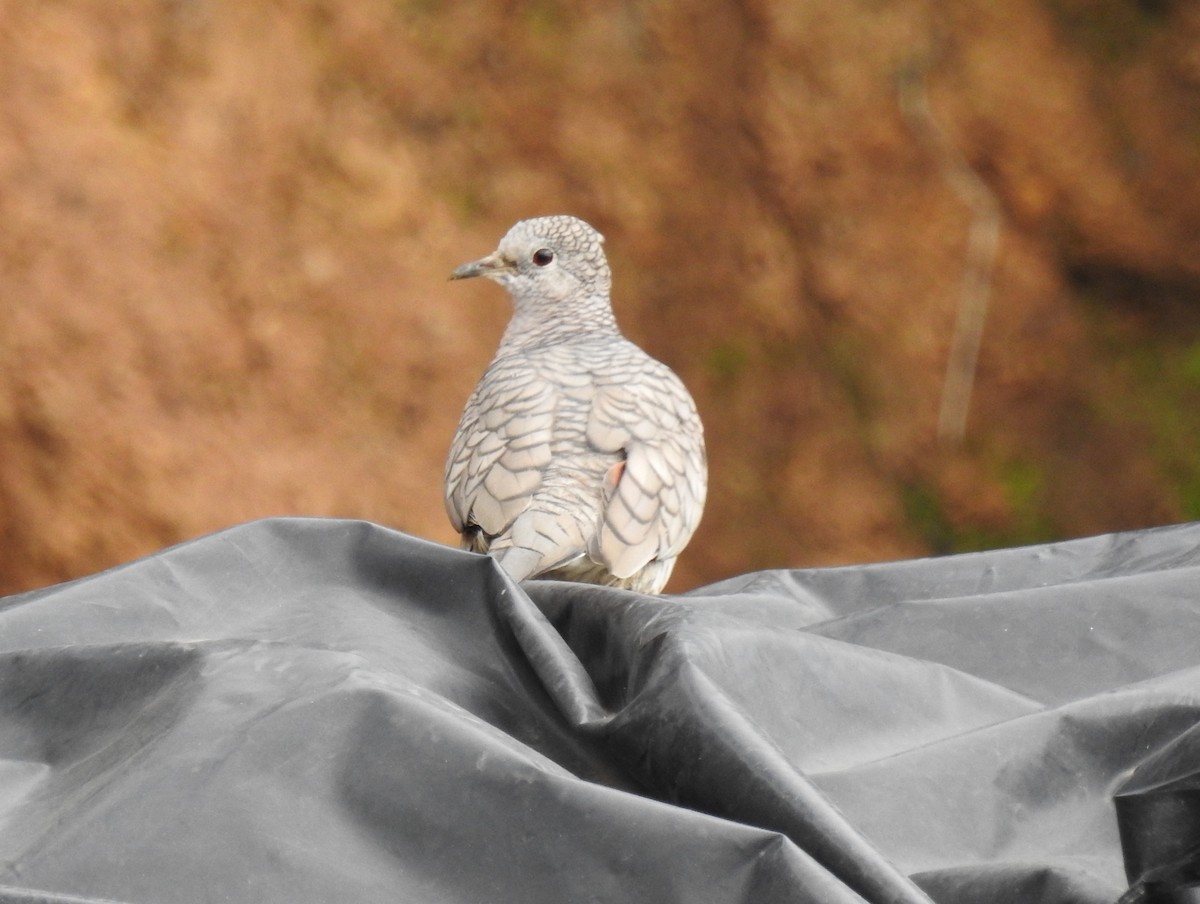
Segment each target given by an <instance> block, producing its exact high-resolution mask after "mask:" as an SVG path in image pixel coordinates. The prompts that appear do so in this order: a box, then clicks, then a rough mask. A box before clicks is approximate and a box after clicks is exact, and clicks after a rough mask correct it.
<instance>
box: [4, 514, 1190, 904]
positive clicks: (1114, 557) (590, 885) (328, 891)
mask: <svg viewBox="0 0 1200 904" xmlns="http://www.w3.org/2000/svg"><path fill="white" fill-rule="evenodd" d="M1198 724H1200V524H1189V525H1180V526H1177V527H1169V528H1159V529H1155V530H1148V531H1138V532H1131V533H1125V534H1116V535H1111V536H1104V537H1097V538H1092V539H1086V540H1076V541H1071V542H1064V543H1056V544H1050V545H1046V546H1039V547H1030V548H1022V549H1010V550H1001V551H996V552H984V553H976V554H970V555H961V556H953V557H946V558H937V559H924V560H918V561H908V562H897V563H889V564H881V565H870V566H856V567H845V568H833V569H812V570H798V571H775V572H763V573H758V574H751V575H746V576H744V577H740V578H737V579H733V580H729V581H725V582H722V583H720V584H717V585H714V586H711V587H706V588H701V589H699V590H696V591H694V592H692V593H690V594H686V595H682V596H668V597H661V598H655V597H646V596H639V595H637V594H632V593H627V592H622V591H616V590H609V589H605V588H598V587H590V586H585V585H570V584H561V583H553V582H532V583H529V584H526V585H525V586H524V589H522V588H521V587H518V586H516V585H514V584H513V583H512V582H511V581H509V580H508V578H507V577H506V576H505V575H504V574H503V573H502V572H500V571H499V570H498V569H497V568H496V567H495V565H494V564H493V563H492V562H491V560H490V559H488V558H486V557H482V556H475V555H471V554H468V553H464V552H459V551H457V550H452V549H448V548H446V547H442V546H439V545H436V544H433V543H429V542H425V541H421V540H416V539H413V538H411V537H408V536H405V535H403V534H400V533H396V532H394V531H390V530H387V529H384V528H381V527H378V526H375V525H371V524H367V523H363V522H351V521H331V520H318V519H274V520H267V521H260V522H255V523H252V524H248V525H244V526H241V527H237V528H233V529H230V530H227V531H223V532H221V533H218V534H215V535H212V536H209V537H205V538H203V539H200V540H196V541H193V542H190V543H186V544H183V545H181V546H177V547H174V548H172V549H168V550H165V551H163V552H161V553H159V554H157V555H153V556H150V557H148V558H145V559H142V560H140V561H137V562H134V563H131V564H129V565H126V566H123V567H120V568H116V569H113V570H111V571H107V572H104V573H102V574H99V575H95V576H93V577H89V578H85V579H82V580H79V581H75V582H72V583H69V584H64V585H61V586H56V587H50V588H47V589H44V590H38V591H34V592H31V593H26V594H22V595H18V596H12V597H8V598H7V599H4V600H0V902H43V901H44V902H68V901H87V902H100V901H109V902H128V904H134V902H137V904H170V902H189V904H190V902H288V904H305V902H330V901H353V902H376V901H377V902H388V904H395V902H455V904H458V902H488V904H500V902H513V904H517V902H520V904H541V902H547V904H548V902H555V904H558V902H588V901H595V902H608V901H612V902H654V904H664V902H675V901H678V902H731V904H732V902H747V904H749V902H757V904H770V902H833V904H839V902H861V901H869V902H872V904H884V902H923V901H928V900H933V901H936V902H939V904H975V902H978V904H984V902H987V904H1005V902H1012V904H1017V902H1020V904H1038V902H1045V904H1050V902H1066V904H1071V902H1079V904H1085V902H1086V904H1093V902H1094V904H1101V902H1104V904H1111V902H1113V901H1115V900H1116V899H1117V898H1118V897H1120V896H1121V895H1122V894H1124V893H1126V889H1127V888H1128V887H1129V886H1130V885H1131V884H1132V885H1133V886H1134V888H1133V890H1132V891H1130V892H1128V896H1127V900H1130V901H1133V900H1138V901H1184V900H1188V901H1192V900H1200V897H1188V895H1189V894H1193V893H1195V890H1194V889H1193V890H1192V891H1188V886H1189V885H1190V884H1191V883H1193V882H1196V881H1200V866H1198V864H1200V802H1198V801H1200V728H1197V725H1198Z"/></svg>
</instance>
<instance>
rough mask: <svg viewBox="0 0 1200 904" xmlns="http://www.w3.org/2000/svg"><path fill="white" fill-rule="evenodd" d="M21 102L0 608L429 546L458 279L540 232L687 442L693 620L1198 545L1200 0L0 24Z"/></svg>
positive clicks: (81, 8)
mask: <svg viewBox="0 0 1200 904" xmlns="http://www.w3.org/2000/svg"><path fill="white" fill-rule="evenodd" d="M0 86H2V87H3V90H2V91H0V591H5V592H11V591H16V590H20V589H23V588H29V587H34V586H38V585H43V584H47V583H51V582H55V581H60V580H64V579H68V578H71V577H75V576H79V575H83V574H87V573H90V572H93V571H96V570H98V569H101V568H104V567H107V566H109V565H112V564H115V563H118V562H121V561H125V560H128V559H130V558H133V557H136V556H139V555H142V554H145V553H149V552H153V551H155V550H157V549H159V548H161V547H163V546H165V545H168V544H171V543H175V542H177V541H180V540H183V539H186V538H190V537H194V536H197V535H200V534H203V533H207V532H209V531H212V530H216V529H218V528H221V527H224V526H227V525H230V524H233V523H236V522H240V521H244V520H248V519H251V518H255V517H259V516H264V515H276V514H305V515H337V516H349V517H360V518H368V519H372V520H375V521H378V522H381V523H383V524H387V525H390V526H393V527H396V528H399V529H402V530H405V531H409V532H412V533H415V534H418V535H420V536H423V537H427V538H430V539H434V540H438V541H442V542H452V540H453V537H452V533H451V530H450V528H449V525H448V523H447V521H446V517H445V515H444V513H443V510H442V503H441V474H442V463H443V459H444V456H445V453H446V448H447V445H448V443H449V439H450V436H451V434H452V433H453V430H454V427H455V424H456V421H457V418H458V414H459V412H460V410H461V407H462V404H463V402H464V400H465V399H466V396H467V394H468V393H469V392H470V389H471V387H472V386H473V385H474V383H475V381H476V379H477V378H478V376H479V374H480V373H481V371H482V369H483V367H484V366H485V364H486V363H487V362H488V360H489V359H490V357H491V354H492V352H493V349H494V347H495V345H496V343H497V341H498V338H499V334H500V332H501V330H502V329H503V326H504V324H505V322H506V320H507V317H508V312H509V308H508V302H507V299H506V298H505V296H504V295H503V293H502V292H501V291H500V290H499V289H498V288H496V287H495V286H491V285H486V284H484V285H473V284H449V283H447V281H446V277H447V275H448V274H449V272H450V270H451V269H452V268H453V267H454V266H455V265H457V264H459V263H461V262H463V261H466V260H468V259H472V258H475V257H478V256H480V255H482V254H484V253H486V252H488V251H491V250H492V249H493V248H494V247H495V244H496V242H497V240H498V239H499V237H500V236H501V235H502V234H503V233H504V231H505V230H507V228H508V227H509V225H511V223H512V222H513V221H515V220H517V219H520V218H523V217H526V216H532V215H538V214H544V213H560V212H561V213H573V214H575V215H578V216H580V217H583V218H584V219H586V220H588V221H590V222H591V223H593V224H594V225H595V226H596V227H597V228H599V229H600V230H601V231H602V232H604V233H605V235H606V236H607V239H608V242H607V249H608V252H609V257H610V260H611V262H612V264H613V268H614V272H615V306H616V310H617V316H618V319H619V320H620V322H621V323H622V325H623V327H624V329H625V331H626V333H627V334H628V335H629V336H630V337H631V338H633V339H634V340H635V341H637V342H639V343H640V344H641V345H643V347H645V348H646V349H647V350H648V351H650V353H651V354H653V355H655V356H656V357H658V358H660V359H662V360H664V361H666V362H667V363H668V364H670V365H671V366H672V367H673V368H675V370H676V371H678V372H679V374H680V375H681V376H682V377H683V379H684V381H685V382H686V383H687V384H688V385H689V387H690V388H691V390H692V392H693V393H694V395H695V396H696V398H697V401H698V403H699V406H700V409H701V413H702V415H703V417H704V419H705V422H706V425H707V431H708V443H709V455H710V466H711V491H710V501H709V506H708V510H707V513H706V516H705V520H704V523H703V525H702V526H701V529H700V532H699V533H698V535H697V537H696V539H695V540H694V542H693V545H692V547H691V549H690V550H689V552H688V553H686V554H685V555H684V557H683V559H682V560H681V563H680V567H679V568H678V569H677V572H676V575H677V576H676V578H675V580H674V581H673V583H672V585H671V586H672V588H673V589H682V588H686V587H689V586H693V585H695V584H698V583H701V582H707V581H711V580H716V579H719V578H722V577H727V576H730V575H732V574H736V573H740V572H744V571H748V570H751V569H758V568H764V567H773V566H776V567H781V566H808V565H823V564H833V563H845V562H855V561H875V560H883V559H889V558H895V557H900V556H910V555H921V554H926V553H937V552H950V551H956V550H964V549H974V548H980V547H987V546H1001V545H1012V544H1017V543H1024V542H1035V541H1041V540H1047V539H1052V538H1059V537H1068V536H1077V535H1083V534H1089V533H1096V532H1102V531H1108V530H1117V529H1126V528H1134V527H1142V526H1149V525H1154V524H1161V523H1167V522H1173V521H1179V520H1184V519H1194V518H1200V418H1198V417H1197V412H1198V411H1200V178H1198V175H1200V4H1196V3H1194V2H1191V0H1006V2H1004V3H996V2H993V0H958V2H945V0H941V2H938V0H892V2H881V0H851V2H835V0H810V2H803V3H799V2H793V0H741V2H717V0H693V2H689V3H674V4H673V3H650V2H644V0H642V2H639V0H624V2H616V0H599V2H588V3H583V2H563V3H555V2H549V0H531V2H516V0H512V2H495V3H483V2H479V0H475V2H466V0H463V2H452V0H278V2H268V0H239V2H233V0H41V2H36V3H29V2H24V0H0ZM985 306H986V311H984V307H985ZM981 312H983V313H986V319H985V320H983V324H982V332H981V333H979V332H978V330H977V327H978V324H979V320H978V316H977V315H978V314H979V313H981ZM973 317H974V318H975V319H974V320H972V318H973ZM956 323H959V324H962V325H965V327H966V329H965V332H962V333H961V336H962V337H963V338H964V339H965V341H963V340H960V342H961V344H960V345H958V346H956V345H955V335H956ZM972 323H974V325H975V329H973V328H972ZM972 336H979V337H980V342H979V349H978V359H977V361H976V362H974V363H972V362H971V360H970V358H971V356H970V351H971V348H972V343H971V341H970V340H971V337H972ZM954 348H958V349H959V351H960V352H962V354H961V355H960V360H961V361H962V362H963V366H962V367H961V368H960V369H959V371H958V374H959V378H958V380H957V382H956V383H955V384H954V385H953V386H952V394H951V396H950V397H949V398H947V397H946V389H945V385H944V378H945V374H946V370H947V362H948V361H949V360H950V358H951V355H952V349H954ZM972 378H973V386H972V387H971V388H972V389H973V392H972V394H971V396H970V407H969V411H967V412H966V413H967V418H966V422H965V432H963V433H962V434H961V435H962V439H961V442H960V441H958V440H957V436H958V435H959V433H958V431H957V429H956V423H957V420H958V418H959V417H960V416H961V414H962V413H963V411H964V409H963V406H962V400H963V398H964V397H963V395H962V390H964V389H965V388H966V387H967V385H968V383H971V382H972ZM953 390H957V391H958V392H959V395H957V396H955V395H954V394H953ZM956 398H957V399H958V401H957V402H956V401H955V399H956ZM939 412H941V417H942V422H941V423H942V429H941V430H940V431H939Z"/></svg>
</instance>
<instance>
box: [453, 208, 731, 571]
mask: <svg viewBox="0 0 1200 904" xmlns="http://www.w3.org/2000/svg"><path fill="white" fill-rule="evenodd" d="M603 244H604V236H602V235H601V234H600V233H599V232H598V231H597V230H596V229H595V228H593V227H592V226H590V225H589V224H587V223H585V222H584V221H583V220H580V219H578V218H576V217H573V216H545V217H536V218H533V219H527V220H521V221H520V222H518V223H517V224H516V225H514V226H513V227H512V228H511V229H510V230H509V231H508V232H507V233H506V234H505V236H504V237H503V238H502V239H501V241H500V244H499V246H498V247H497V249H496V250H495V251H494V252H493V253H492V254H489V255H487V256H486V257H483V258H480V259H479V260H475V261H471V262H470V263H466V264H463V265H462V266H460V267H458V268H457V269H455V270H454V272H453V273H451V275H450V279H452V280H459V279H470V278H474V277H483V278H486V279H490V280H492V281H494V282H496V283H499V284H500V286H502V287H503V288H504V289H505V290H507V292H508V294H509V296H510V298H511V300H512V317H511V319H510V320H509V323H508V326H507V328H506V329H505V331H504V334H503V336H502V338H501V340H500V346H499V348H498V349H497V351H496V354H495V357H494V358H493V360H492V362H491V363H490V364H489V365H488V367H487V369H486V370H485V372H484V374H483V376H482V377H481V378H480V380H479V383H478V385H477V386H476V387H475V390H474V392H472V394H471V396H470V398H469V399H468V400H467V403H466V407H465V408H464V410H463V413H462V418H461V419H460V421H459V424H458V429H457V431H456V433H455V435H454V439H453V441H452V443H451V447H450V452H449V456H448V457H447V461H446V469H445V503H446V512H447V514H448V515H449V517H450V521H451V523H452V524H453V526H454V529H455V530H456V531H458V533H459V535H460V537H461V546H462V547H463V548H464V549H468V550H471V551H474V552H480V553H488V554H490V555H491V556H492V557H493V558H495V559H496V560H497V561H498V563H499V564H500V566H501V567H502V568H503V569H504V570H505V571H506V572H507V573H508V574H509V575H510V576H511V577H512V578H513V579H514V580H516V581H518V582H520V581H525V580H530V579H535V578H537V579H553V580H567V581H579V582H583V583H589V584H601V585H605V586H610V587H619V588H624V589H628V590H633V591H637V592H640V593H645V594H658V593H660V592H661V591H662V589H663V587H664V586H665V585H666V583H667V579H668V578H669V577H670V576H671V571H672V569H673V568H674V566H675V561H676V559H677V558H678V556H679V554H680V553H681V552H682V551H683V549H684V547H685V546H686V545H687V543H688V541H689V540H690V539H691V537H692V534H693V533H694V532H695V530H696V526H697V525H698V524H699V522H700V516H701V513H702V512H703V510H704V501H705V496H706V494H707V490H708V465H707V458H706V452H705V446H704V428H703V426H702V424H701V422H700V416H699V414H698V412H697V410H696V404H695V402H694V400H693V399H692V396H691V395H690V394H689V393H688V391H687V389H686V388H685V387H684V385H683V382H682V381H681V380H680V379H679V377H678V376H677V375H676V374H675V373H674V371H672V370H671V369H670V368H669V367H668V366H667V365H665V364H663V363H662V362H660V361H657V360H655V359H654V358H652V357H650V356H649V355H648V354H646V352H644V351H643V350H642V349H641V348H639V347H638V346H637V345H635V344H634V343H633V342H631V341H630V340H629V339H627V338H625V336H623V335H622V333H621V331H620V329H619V328H618V326H617V322H616V319H615V317H614V314H613V309H612V302H611V297H610V296H611V289H612V273H611V270H610V269H609V265H608V261H607V259H606V257H605V255H604V248H603Z"/></svg>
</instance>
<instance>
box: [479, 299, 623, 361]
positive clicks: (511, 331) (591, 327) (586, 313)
mask: <svg viewBox="0 0 1200 904" xmlns="http://www.w3.org/2000/svg"><path fill="white" fill-rule="evenodd" d="M619 335H621V331H620V329H619V328H618V327H617V321H616V318H615V317H614V316H613V312H612V305H611V304H610V303H609V300H608V298H607V297H606V296H601V295H577V296H572V297H569V298H564V299H559V300H555V301H550V300H547V299H544V298H538V299H530V298H520V297H516V296H514V297H513V316H512V320H510V321H509V322H508V328H507V329H506V330H505V331H504V338H503V339H501V340H500V352H501V353H505V352H511V351H517V350H519V349H522V348H528V347H530V346H534V345H547V344H555V343H558V342H572V341H578V340H580V339H589V338H595V337H599V336H619Z"/></svg>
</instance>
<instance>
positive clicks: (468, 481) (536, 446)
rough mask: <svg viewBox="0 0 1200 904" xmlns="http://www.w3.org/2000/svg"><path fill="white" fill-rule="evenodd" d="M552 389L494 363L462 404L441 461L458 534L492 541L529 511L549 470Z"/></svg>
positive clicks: (518, 368) (533, 375) (517, 366)
mask: <svg viewBox="0 0 1200 904" xmlns="http://www.w3.org/2000/svg"><path fill="white" fill-rule="evenodd" d="M554 406H555V387H554V386H553V385H552V384H551V383H549V382H547V381H546V380H545V379H543V378H541V377H540V376H539V374H538V373H537V371H536V370H535V369H533V368H532V367H529V366H528V365H526V364H524V363H523V362H521V361H520V360H513V359H506V360H504V361H498V362H495V363H493V365H492V366H491V367H490V368H488V371H487V373H485V374H484V376H483V378H482V379H481V380H480V381H479V385H478V386H477V387H475V392H474V393H472V395H471V398H470V399H469V400H468V401H467V407H466V409H465V410H464V411H463V416H462V420H461V421H460V422H459V425H458V432H457V433H455V435H454V442H453V443H452V444H451V447H450V456H449V458H448V459H447V461H446V475H445V476H446V485H445V500H446V512H447V514H449V516H450V521H451V523H452V524H453V525H454V528H455V530H457V531H458V532H459V533H463V532H464V531H466V530H468V529H469V528H470V527H471V526H472V525H475V526H478V527H479V528H481V529H482V530H483V532H484V533H485V534H487V535H488V536H491V537H494V536H496V535H497V534H500V533H502V532H503V531H504V530H506V529H507V528H508V527H509V526H510V525H511V524H512V523H513V521H514V520H516V518H517V516H518V515H520V514H521V512H523V511H525V509H526V508H527V507H528V505H529V502H530V500H531V499H532V497H533V494H534V493H535V492H536V491H537V489H538V487H540V486H541V483H542V475H543V474H544V472H545V469H546V467H547V466H548V465H549V464H550V449H551V445H550V444H551V438H552V434H553V429H554Z"/></svg>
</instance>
